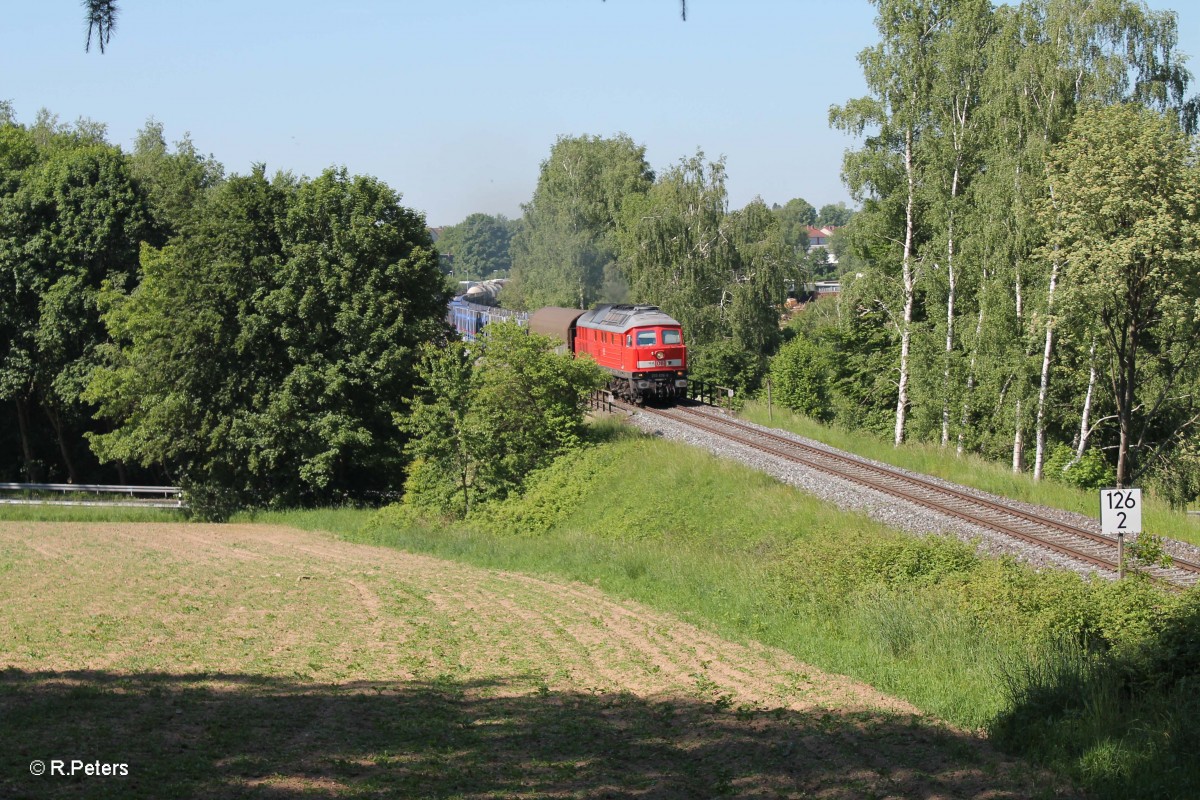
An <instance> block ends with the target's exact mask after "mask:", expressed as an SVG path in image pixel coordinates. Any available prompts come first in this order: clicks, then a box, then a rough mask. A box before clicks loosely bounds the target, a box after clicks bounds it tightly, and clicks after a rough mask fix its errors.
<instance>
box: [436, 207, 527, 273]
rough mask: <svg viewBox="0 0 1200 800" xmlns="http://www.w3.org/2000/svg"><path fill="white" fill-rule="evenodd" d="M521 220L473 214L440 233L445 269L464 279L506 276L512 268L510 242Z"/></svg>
mask: <svg viewBox="0 0 1200 800" xmlns="http://www.w3.org/2000/svg"><path fill="white" fill-rule="evenodd" d="M518 227H519V224H518V223H514V222H510V221H509V220H508V219H506V218H505V217H504V216H503V215H497V216H494V217H493V216H491V215H490V214H471V215H469V216H468V217H467V218H466V219H464V220H463V221H462V222H460V223H458V224H457V225H450V226H449V227H446V228H443V229H442V230H441V232H440V233H439V234H438V238H437V241H436V242H435V244H436V246H437V250H438V253H439V254H440V255H441V256H442V261H443V264H444V267H443V268H444V269H446V271H447V272H448V273H449V274H451V275H454V276H455V277H457V278H460V279H463V280H487V279H491V278H504V277H507V276H508V273H509V271H510V270H511V269H512V256H511V254H510V251H509V246H510V244H511V242H512V237H513V234H514V233H515V231H516V230H517V228H518Z"/></svg>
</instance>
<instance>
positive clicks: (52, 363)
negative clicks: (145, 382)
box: [0, 125, 146, 482]
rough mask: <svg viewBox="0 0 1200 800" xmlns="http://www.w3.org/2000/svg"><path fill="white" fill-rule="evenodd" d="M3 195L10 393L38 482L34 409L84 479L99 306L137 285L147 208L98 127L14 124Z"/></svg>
mask: <svg viewBox="0 0 1200 800" xmlns="http://www.w3.org/2000/svg"><path fill="white" fill-rule="evenodd" d="M5 128H6V129H5V132H4V134H3V149H4V150H5V151H6V152H4V154H3V157H2V158H3V160H4V161H5V162H7V163H6V165H5V168H4V169H3V172H4V173H5V175H4V177H3V180H4V183H5V184H6V185H7V188H8V189H9V190H10V193H8V194H6V195H4V196H3V197H0V264H2V268H0V275H2V276H3V277H0V281H3V283H4V284H6V285H3V286H2V287H0V295H3V296H4V300H3V301H0V303H2V305H0V315H2V320H3V321H2V322H0V328H4V329H6V330H3V332H4V333H5V336H4V339H3V340H2V341H0V347H3V348H4V349H3V351H2V352H0V397H3V398H4V399H5V400H11V401H13V402H14V403H15V405H16V410H17V422H18V430H19V437H20V439H21V442H22V453H23V458H24V462H25V473H26V476H27V478H29V479H34V478H35V477H36V475H35V473H36V471H37V469H36V466H35V464H36V461H37V459H36V458H35V456H34V451H35V444H36V443H35V442H34V441H33V439H34V438H35V430H36V429H35V422H34V412H35V411H36V412H39V416H44V417H45V419H46V421H47V422H48V423H49V425H50V429H51V437H52V438H53V441H54V442H55V444H56V446H57V447H56V449H57V451H58V452H57V457H54V458H48V457H46V456H45V455H43V456H42V460H45V461H52V462H56V463H57V465H58V466H57V467H55V468H54V472H60V470H61V474H64V475H65V476H66V478H67V479H68V480H70V481H72V482H78V481H80V480H81V479H82V476H83V473H82V468H81V466H80V459H81V458H84V457H86V456H87V449H86V447H85V446H84V442H83V439H82V434H83V433H84V431H85V430H87V429H88V428H89V427H91V423H90V417H91V413H92V409H91V407H90V406H89V404H88V403H87V402H86V401H85V399H84V398H83V397H82V391H83V387H84V385H85V384H86V381H87V376H88V373H89V372H90V371H91V369H92V367H93V366H94V365H95V363H96V361H97V350H98V348H99V347H100V345H101V344H102V342H103V341H104V340H105V338H106V335H105V331H104V327H103V325H102V324H101V321H100V314H99V311H98V308H97V298H98V294H99V292H100V289H101V286H102V284H104V283H115V284H121V285H131V284H132V283H133V282H134V281H135V280H136V273H137V248H138V241H139V239H140V238H141V237H142V235H143V233H144V231H145V221H146V220H145V213H144V200H143V197H142V196H141V194H140V193H139V192H138V190H137V187H136V186H135V185H134V183H133V181H132V179H131V178H130V175H129V172H128V169H127V166H126V162H125V159H124V157H123V156H122V155H121V153H120V151H118V150H117V149H116V148H114V147H111V146H109V145H107V144H103V143H96V142H95V139H94V137H95V134H96V131H94V130H91V129H89V130H87V131H85V132H84V133H83V134H82V135H78V134H76V133H75V132H73V131H72V130H70V129H66V128H59V129H57V130H56V131H54V132H53V133H49V134H48V135H47V136H46V137H45V138H44V139H43V141H44V142H45V144H44V145H42V146H40V147H39V146H38V144H37V143H36V142H37V140H38V138H39V131H37V130H33V131H24V130H23V129H20V128H19V127H17V126H14V125H9V126H5Z"/></svg>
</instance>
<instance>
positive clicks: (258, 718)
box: [0, 669, 1051, 798]
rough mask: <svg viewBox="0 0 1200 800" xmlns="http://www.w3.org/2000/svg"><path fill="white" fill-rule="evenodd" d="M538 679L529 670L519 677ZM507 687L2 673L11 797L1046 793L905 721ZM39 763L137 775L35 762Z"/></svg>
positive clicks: (974, 747)
mask: <svg viewBox="0 0 1200 800" xmlns="http://www.w3.org/2000/svg"><path fill="white" fill-rule="evenodd" d="M523 685H525V686H528V685H529V684H527V683H526V684H523ZM512 692H513V690H512V689H511V687H510V686H509V685H507V684H479V683H469V682H460V681H456V680H454V679H452V678H447V679H445V680H439V681H433V682H425V683H419V682H404V683H396V684H377V683H371V684H364V683H359V684H353V683H352V684H338V685H329V684H312V683H304V682H301V681H288V680H279V679H269V678H261V677H254V676H247V675H229V674H207V675H171V674H155V673H145V674H133V675H120V674H113V673H105V672H25V671H21V670H15V669H9V670H6V671H0V742H3V743H4V746H3V748H0V796H3V797H7V798H12V797H16V798H25V797H28V798H33V797H37V798H44V797H66V796H69V797H73V798H75V797H114V798H116V797H121V798H167V797H218V798H225V797H264V798H275V797H296V796H301V797H334V796H337V797H367V796H370V797H428V798H450V797H463V798H475V797H513V796H527V797H546V796H556V797H561V796H566V797H596V798H599V797H607V798H625V797H634V796H637V797H645V798H706V797H716V796H748V795H754V796H769V797H789V796H807V795H810V794H811V795H819V796H821V797H834V798H842V797H845V798H850V797H855V798H857V797H874V796H889V797H934V796H936V797H941V798H944V797H964V798H966V797H977V796H983V795H986V796H987V797H989V798H1001V797H1030V796H1035V795H1042V796H1048V795H1050V794H1051V793H1050V792H1049V791H1047V790H1046V788H1045V786H1044V785H1043V781H1042V780H1041V779H1039V776H1036V775H1031V774H1029V773H1027V772H1025V771H1023V770H1019V769H1010V768H1009V767H1008V766H1005V765H1001V764H999V762H998V759H997V758H996V757H995V756H994V755H992V754H991V752H990V751H988V750H986V749H985V748H983V747H982V746H981V745H980V744H979V743H978V742H977V741H975V740H973V739H971V738H970V737H966V736H961V735H959V734H956V733H953V732H948V731H944V730H940V729H935V728H930V727H928V726H927V725H925V724H922V723H920V722H918V721H916V720H914V719H911V718H909V717H906V716H900V717H897V716H889V715H880V714H837V713H832V712H828V711H824V710H815V711H811V712H806V713H800V712H792V711H786V710H763V709H750V708H736V707H731V706H730V704H729V701H728V699H727V698H722V697H716V698H715V699H707V700H706V699H702V698H696V699H692V700H688V699H683V700H680V699H672V700H670V701H662V702H659V701H653V700H647V699H644V698H638V697H635V696H632V695H628V694H599V693H597V694H588V693H560V692H553V691H549V690H547V689H544V688H543V689H542V690H540V691H535V692H533V693H532V694H530V693H528V690H526V693H525V694H524V695H522V696H503V695H505V694H511V693H512ZM34 759H40V760H43V761H46V762H50V760H51V759H62V760H64V761H66V762H67V767H68V768H69V766H70V760H71V759H79V760H80V761H82V762H85V763H94V762H97V761H99V762H101V763H126V764H128V772H129V774H128V776H127V777H85V776H82V775H79V776H75V777H64V776H52V775H42V776H41V777H34V776H32V775H31V774H30V771H29V769H30V768H29V765H30V762H31V761H33V760H34Z"/></svg>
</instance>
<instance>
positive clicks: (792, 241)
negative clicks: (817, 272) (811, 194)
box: [771, 197, 817, 256]
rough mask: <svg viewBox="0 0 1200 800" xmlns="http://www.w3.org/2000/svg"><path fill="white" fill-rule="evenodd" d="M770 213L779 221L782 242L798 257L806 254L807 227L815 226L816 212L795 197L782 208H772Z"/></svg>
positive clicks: (806, 203) (777, 206) (776, 206)
mask: <svg viewBox="0 0 1200 800" xmlns="http://www.w3.org/2000/svg"><path fill="white" fill-rule="evenodd" d="M771 213H773V214H774V215H775V218H776V219H778V220H779V227H780V229H781V230H782V232H783V240H784V241H785V242H787V244H788V246H789V247H791V248H792V250H794V251H795V252H796V254H797V255H799V256H803V255H804V254H805V253H806V252H808V226H809V225H815V224H816V222H817V210H816V209H815V208H813V207H812V206H811V205H809V203H808V201H807V200H804V199H802V198H799V197H795V198H792V199H791V200H788V201H787V202H786V203H784V204H783V205H782V206H780V205H778V204H777V205H774V206H772V207H771Z"/></svg>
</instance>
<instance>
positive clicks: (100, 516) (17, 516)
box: [0, 503, 186, 522]
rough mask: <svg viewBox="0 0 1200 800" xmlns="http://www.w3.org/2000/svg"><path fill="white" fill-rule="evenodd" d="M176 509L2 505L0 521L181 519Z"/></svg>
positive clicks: (175, 520) (142, 520) (153, 520)
mask: <svg viewBox="0 0 1200 800" xmlns="http://www.w3.org/2000/svg"><path fill="white" fill-rule="evenodd" d="M185 518H186V517H185V513H184V512H183V511H180V510H178V509H174V508H126V507H123V506H27V505H9V504H7V503H5V504H0V521H11V522H181V521H183V520H184V519H185Z"/></svg>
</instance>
